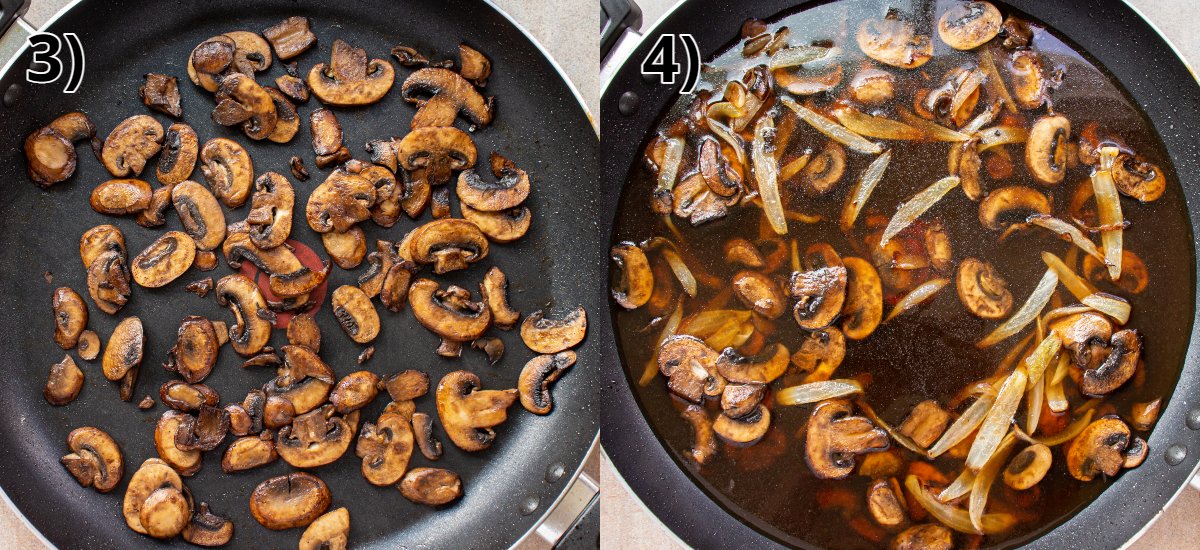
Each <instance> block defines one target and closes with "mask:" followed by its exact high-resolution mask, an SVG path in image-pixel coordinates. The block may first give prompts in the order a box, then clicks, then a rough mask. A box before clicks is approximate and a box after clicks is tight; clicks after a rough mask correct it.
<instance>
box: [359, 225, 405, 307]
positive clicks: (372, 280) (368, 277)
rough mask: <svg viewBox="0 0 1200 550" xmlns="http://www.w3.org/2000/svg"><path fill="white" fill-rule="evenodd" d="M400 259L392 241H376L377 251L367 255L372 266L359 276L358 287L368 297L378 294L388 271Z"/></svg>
mask: <svg viewBox="0 0 1200 550" xmlns="http://www.w3.org/2000/svg"><path fill="white" fill-rule="evenodd" d="M400 261H401V260H400V258H399V257H398V256H397V255H396V248H395V246H394V245H393V244H392V243H391V242H390V241H385V240H382V239H381V240H377V241H375V252H372V253H370V254H368V255H367V263H368V264H369V265H370V267H369V268H368V269H367V271H366V272H364V273H363V274H362V275H359V276H358V287H359V288H361V289H363V292H366V293H367V296H368V297H371V298H374V297H376V296H378V295H379V292H380V290H382V289H383V283H384V281H385V280H386V279H387V275H388V272H389V271H390V270H391V269H392V266H393V265H395V264H396V263H399V262H400ZM413 267H415V266H413Z"/></svg>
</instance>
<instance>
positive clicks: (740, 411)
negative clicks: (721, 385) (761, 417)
mask: <svg viewBox="0 0 1200 550" xmlns="http://www.w3.org/2000/svg"><path fill="white" fill-rule="evenodd" d="M766 393H767V392H766V386H764V385H762V384H726V385H725V389H724V390H722V391H721V411H722V414H724V415H725V416H728V417H729V418H742V417H745V416H748V415H749V414H751V413H753V412H755V411H757V410H758V404H759V403H762V400H763V397H765V396H766Z"/></svg>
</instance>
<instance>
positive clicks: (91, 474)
mask: <svg viewBox="0 0 1200 550" xmlns="http://www.w3.org/2000/svg"><path fill="white" fill-rule="evenodd" d="M67 447H68V448H69V449H71V453H70V454H68V455H66V456H64V457H62V459H60V460H59V461H60V462H61V463H62V465H63V466H65V467H66V468H67V471H68V472H70V473H71V475H72V476H74V477H75V479H76V480H77V481H79V483H80V485H83V486H84V487H89V486H90V487H92V488H94V489H96V490H97V491H99V492H101V493H107V492H109V491H111V490H113V489H115V488H116V486H117V484H118V483H120V482H121V477H122V476H123V475H124V470H125V461H124V457H123V456H122V454H121V448H120V446H118V445H117V442H116V441H114V440H113V438H112V437H110V436H109V435H108V434H107V433H105V432H104V430H101V429H100V428H93V427H91V426H84V427H82V428H75V429H74V430H71V433H70V434H68V435H67Z"/></svg>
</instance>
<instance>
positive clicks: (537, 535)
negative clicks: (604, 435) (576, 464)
mask: <svg viewBox="0 0 1200 550" xmlns="http://www.w3.org/2000/svg"><path fill="white" fill-rule="evenodd" d="M598 498H600V438H599V437H597V438H596V439H595V440H594V441H592V447H591V449H589V450H588V454H587V456H586V457H585V458H584V459H583V464H582V466H581V467H580V468H579V475H577V476H576V477H575V479H574V480H573V481H571V483H570V484H569V485H568V486H567V488H566V489H564V490H563V492H562V496H561V497H560V498H559V500H558V502H556V503H555V504H554V507H553V508H551V509H550V511H549V512H548V513H547V514H546V516H545V517H543V518H542V521H541V523H539V524H538V525H536V526H535V527H534V529H533V530H531V531H530V532H529V533H526V535H525V536H524V537H522V539H521V540H520V541H518V542H517V543H516V544H515V545H513V547H512V549H511V550H552V549H553V548H555V547H556V546H558V544H559V543H560V542H562V540H563V537H564V536H565V535H566V534H567V533H568V532H569V531H570V530H571V528H572V527H574V526H575V525H576V524H577V522H578V521H579V520H580V519H582V516H583V515H584V514H585V513H586V512H588V510H589V509H590V507H591V506H592V504H593V502H594V501H595V500H596V499H598Z"/></svg>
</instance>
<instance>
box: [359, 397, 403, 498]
mask: <svg viewBox="0 0 1200 550" xmlns="http://www.w3.org/2000/svg"><path fill="white" fill-rule="evenodd" d="M354 452H355V454H357V455H358V456H359V457H360V458H362V475H363V478H365V479H366V480H367V482H368V483H370V484H372V485H378V486H381V487H385V486H388V485H392V484H395V483H397V482H399V481H400V478H401V477H403V476H404V472H405V471H406V470H407V469H408V461H409V459H410V458H411V457H412V452H413V433H412V426H411V425H410V424H409V420H408V419H407V418H404V417H403V416H401V415H399V414H391V413H384V414H382V415H380V416H379V420H378V421H377V422H376V423H375V424H371V423H369V422H368V423H366V424H364V425H363V428H362V432H361V433H360V434H359V436H358V445H357V446H356V447H355V450H354Z"/></svg>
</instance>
